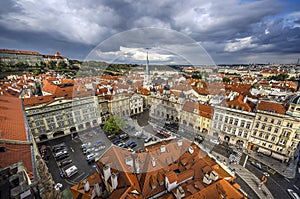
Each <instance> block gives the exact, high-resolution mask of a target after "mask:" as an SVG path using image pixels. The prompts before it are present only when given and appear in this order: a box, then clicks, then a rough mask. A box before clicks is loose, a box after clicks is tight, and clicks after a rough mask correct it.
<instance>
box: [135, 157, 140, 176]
mask: <svg viewBox="0 0 300 199" xmlns="http://www.w3.org/2000/svg"><path fill="white" fill-rule="evenodd" d="M135 170H136V173H140V163H139V161H138V159H135Z"/></svg>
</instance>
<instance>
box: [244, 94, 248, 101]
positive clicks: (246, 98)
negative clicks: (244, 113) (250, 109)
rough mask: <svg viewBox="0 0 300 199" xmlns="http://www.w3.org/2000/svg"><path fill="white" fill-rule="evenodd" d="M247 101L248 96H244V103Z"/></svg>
mask: <svg viewBox="0 0 300 199" xmlns="http://www.w3.org/2000/svg"><path fill="white" fill-rule="evenodd" d="M247 100H248V96H247V95H246V97H244V103H246V102H247Z"/></svg>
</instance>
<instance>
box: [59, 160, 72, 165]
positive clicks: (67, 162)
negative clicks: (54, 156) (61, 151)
mask: <svg viewBox="0 0 300 199" xmlns="http://www.w3.org/2000/svg"><path fill="white" fill-rule="evenodd" d="M72 162H73V161H72V160H71V159H66V160H63V161H61V162H60V163H59V166H60V167H63V166H66V165H68V164H71V163H72Z"/></svg>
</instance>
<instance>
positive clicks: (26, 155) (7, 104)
mask: <svg viewBox="0 0 300 199" xmlns="http://www.w3.org/2000/svg"><path fill="white" fill-rule="evenodd" d="M26 133H27V132H26V129H25V120H24V114H23V108H22V100H21V99H18V98H14V97H8V96H0V139H3V140H7V141H4V142H1V144H0V146H1V147H5V148H6V149H7V151H6V152H2V153H0V168H3V167H6V166H9V165H11V164H13V163H16V162H19V161H22V162H23V164H24V165H25V167H26V168H27V169H28V171H32V158H31V146H30V145H29V143H26V141H28V137H27V134H26ZM10 141H13V142H16V144H12V143H11V142H10ZM18 141H21V142H20V143H18Z"/></svg>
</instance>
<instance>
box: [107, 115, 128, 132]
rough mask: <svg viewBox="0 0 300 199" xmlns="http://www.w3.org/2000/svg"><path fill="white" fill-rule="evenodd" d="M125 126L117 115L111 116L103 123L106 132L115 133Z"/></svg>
mask: <svg viewBox="0 0 300 199" xmlns="http://www.w3.org/2000/svg"><path fill="white" fill-rule="evenodd" d="M124 127H125V123H124V121H123V120H122V118H120V117H119V116H116V115H115V116H111V117H110V118H109V119H108V120H107V122H106V123H105V125H104V128H103V129H104V131H105V132H106V133H107V134H116V133H118V132H119V131H120V130H121V129H122V128H124Z"/></svg>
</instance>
